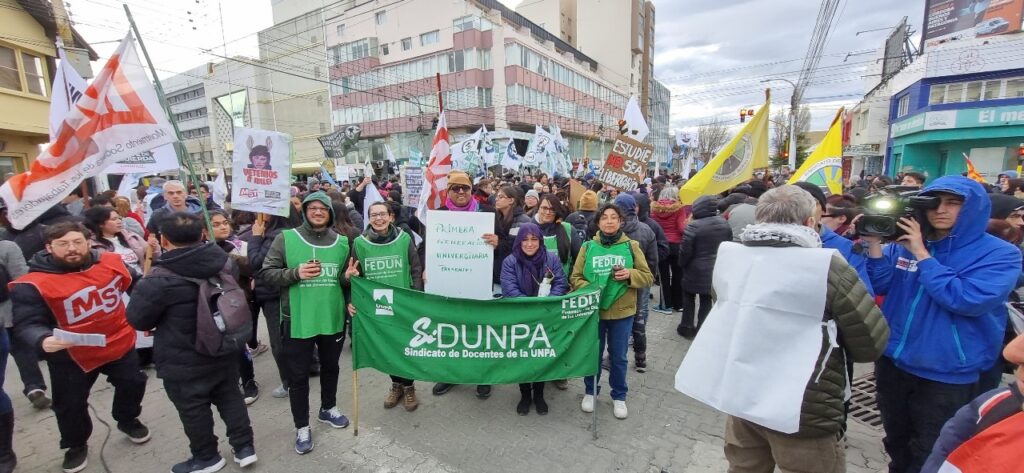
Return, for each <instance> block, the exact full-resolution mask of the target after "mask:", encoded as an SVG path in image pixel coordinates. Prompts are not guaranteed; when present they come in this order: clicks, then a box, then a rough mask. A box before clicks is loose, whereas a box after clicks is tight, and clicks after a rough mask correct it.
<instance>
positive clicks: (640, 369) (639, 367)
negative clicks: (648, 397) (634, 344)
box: [636, 358, 647, 373]
mask: <svg viewBox="0 0 1024 473" xmlns="http://www.w3.org/2000/svg"><path fill="white" fill-rule="evenodd" d="M636 372H637V373H646V372H647V360H646V359H644V358H637V359H636Z"/></svg>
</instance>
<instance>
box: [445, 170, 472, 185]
mask: <svg viewBox="0 0 1024 473" xmlns="http://www.w3.org/2000/svg"><path fill="white" fill-rule="evenodd" d="M452 186H468V187H473V180H472V179H470V178H469V174H466V173H465V172H462V171H452V172H450V173H448V188H449V189H451V188H452Z"/></svg>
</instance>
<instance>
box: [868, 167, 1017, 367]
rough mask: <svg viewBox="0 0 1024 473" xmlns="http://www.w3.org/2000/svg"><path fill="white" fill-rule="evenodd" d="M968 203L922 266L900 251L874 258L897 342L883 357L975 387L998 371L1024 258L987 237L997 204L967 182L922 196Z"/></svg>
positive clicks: (943, 182)
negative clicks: (941, 195) (947, 195)
mask: <svg viewBox="0 0 1024 473" xmlns="http://www.w3.org/2000/svg"><path fill="white" fill-rule="evenodd" d="M922 192H923V193H926V194H927V193H931V192H948V193H952V194H956V195H960V196H962V197H963V198H964V204H963V207H962V208H961V209H960V213H959V215H958V216H957V219H956V224H955V225H954V226H953V229H952V231H951V232H950V234H949V235H948V236H947V237H945V238H943V239H941V240H939V241H927V242H926V244H927V246H928V249H929V251H930V252H931V254H932V257H931V258H928V259H925V260H923V261H920V262H919V261H917V260H916V259H915V258H914V256H913V255H912V254H911V253H910V252H909V251H907V250H906V249H904V248H903V247H902V246H900V245H898V244H890V245H887V246H886V247H885V248H883V250H882V251H883V257H882V258H868V274H869V275H870V276H871V284H872V285H873V286H874V288H875V291H876V293H878V294H881V295H885V296H886V299H885V303H883V304H882V313H883V314H885V318H886V319H887V320H888V321H889V328H890V330H891V336H890V338H889V344H888V346H887V347H886V349H885V356H887V357H889V358H891V359H892V361H893V363H895V364H896V366H897V367H899V368H900V369H902V370H904V371H907V372H909V373H911V374H913V375H916V376H920V377H922V378H926V379H930V380H933V381H938V382H942V383H949V384H969V383H973V382H975V381H977V380H978V374H979V373H980V372H981V371H983V370H986V369H989V368H991V367H992V365H993V364H994V363H995V361H996V358H997V357H998V356H999V352H1000V350H1001V348H1002V342H1003V332H1004V330H1005V328H1006V318H1007V317H1006V308H1005V307H1004V306H1003V304H1004V303H1005V302H1006V299H1007V296H1008V295H1009V293H1010V291H1011V290H1013V287H1014V285H1015V284H1016V282H1017V275H1018V274H1019V273H1020V270H1021V257H1020V252H1019V251H1018V250H1017V249H1016V248H1014V247H1013V245H1011V244H1010V243H1007V242H1005V241H1003V240H1000V239H999V238H996V237H994V236H992V235H989V234H987V233H985V228H986V226H987V225H988V216H989V207H990V206H991V201H990V200H989V198H988V196H987V195H986V194H985V190H984V189H983V188H982V187H981V185H980V184H978V183H976V182H974V181H972V180H970V179H968V178H966V177H962V176H946V177H941V178H939V179H936V180H935V181H934V182H933V183H932V184H930V185H928V186H927V187H925V188H924V190H923V191H922Z"/></svg>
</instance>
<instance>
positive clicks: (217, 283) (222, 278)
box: [146, 258, 252, 357]
mask: <svg viewBox="0 0 1024 473" xmlns="http://www.w3.org/2000/svg"><path fill="white" fill-rule="evenodd" d="M232 264H233V263H232V261H231V258H228V260H227V261H226V262H225V263H224V267H223V268H221V270H220V272H219V273H217V275H216V276H211V277H209V278H207V279H197V278H188V277H185V276H182V275H180V274H177V273H175V272H173V271H171V270H169V269H167V268H164V267H161V266H155V267H153V269H152V270H151V271H150V272H149V274H148V275H147V276H146V277H168V278H177V279H184V280H186V281H189V282H191V283H193V284H196V285H197V286H199V296H198V301H206V303H205V304H202V303H197V304H196V351H197V352H199V354H201V355H206V356H215V357H220V356H227V355H233V354H238V352H240V351H242V350H243V349H244V348H245V347H246V342H248V341H249V337H251V336H252V312H251V311H250V310H249V302H248V301H247V300H246V297H245V292H244V291H242V288H241V286H239V285H238V280H237V279H235V276H234V275H233V271H232V269H233V268H232Z"/></svg>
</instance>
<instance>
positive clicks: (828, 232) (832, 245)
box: [821, 225, 875, 297]
mask: <svg viewBox="0 0 1024 473" xmlns="http://www.w3.org/2000/svg"><path fill="white" fill-rule="evenodd" d="M853 246H854V244H853V242H852V241H850V240H849V239H847V238H845V237H843V236H842V235H840V234H838V233H836V232H835V231H833V230H832V229H831V228H828V227H827V226H825V225H822V226H821V247H822V248H828V249H832V250H836V251H838V252H839V254H841V255H843V258H844V259H846V262H847V263H849V264H850V266H853V269H856V270H857V276H860V280H861V282H863V283H864V287H866V288H867V290H868V294H871V296H872V297H874V296H875V289H874V288H873V287H871V278H870V277H868V258H867V254H866V253H863V252H861V253H855V252H854V251H853Z"/></svg>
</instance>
